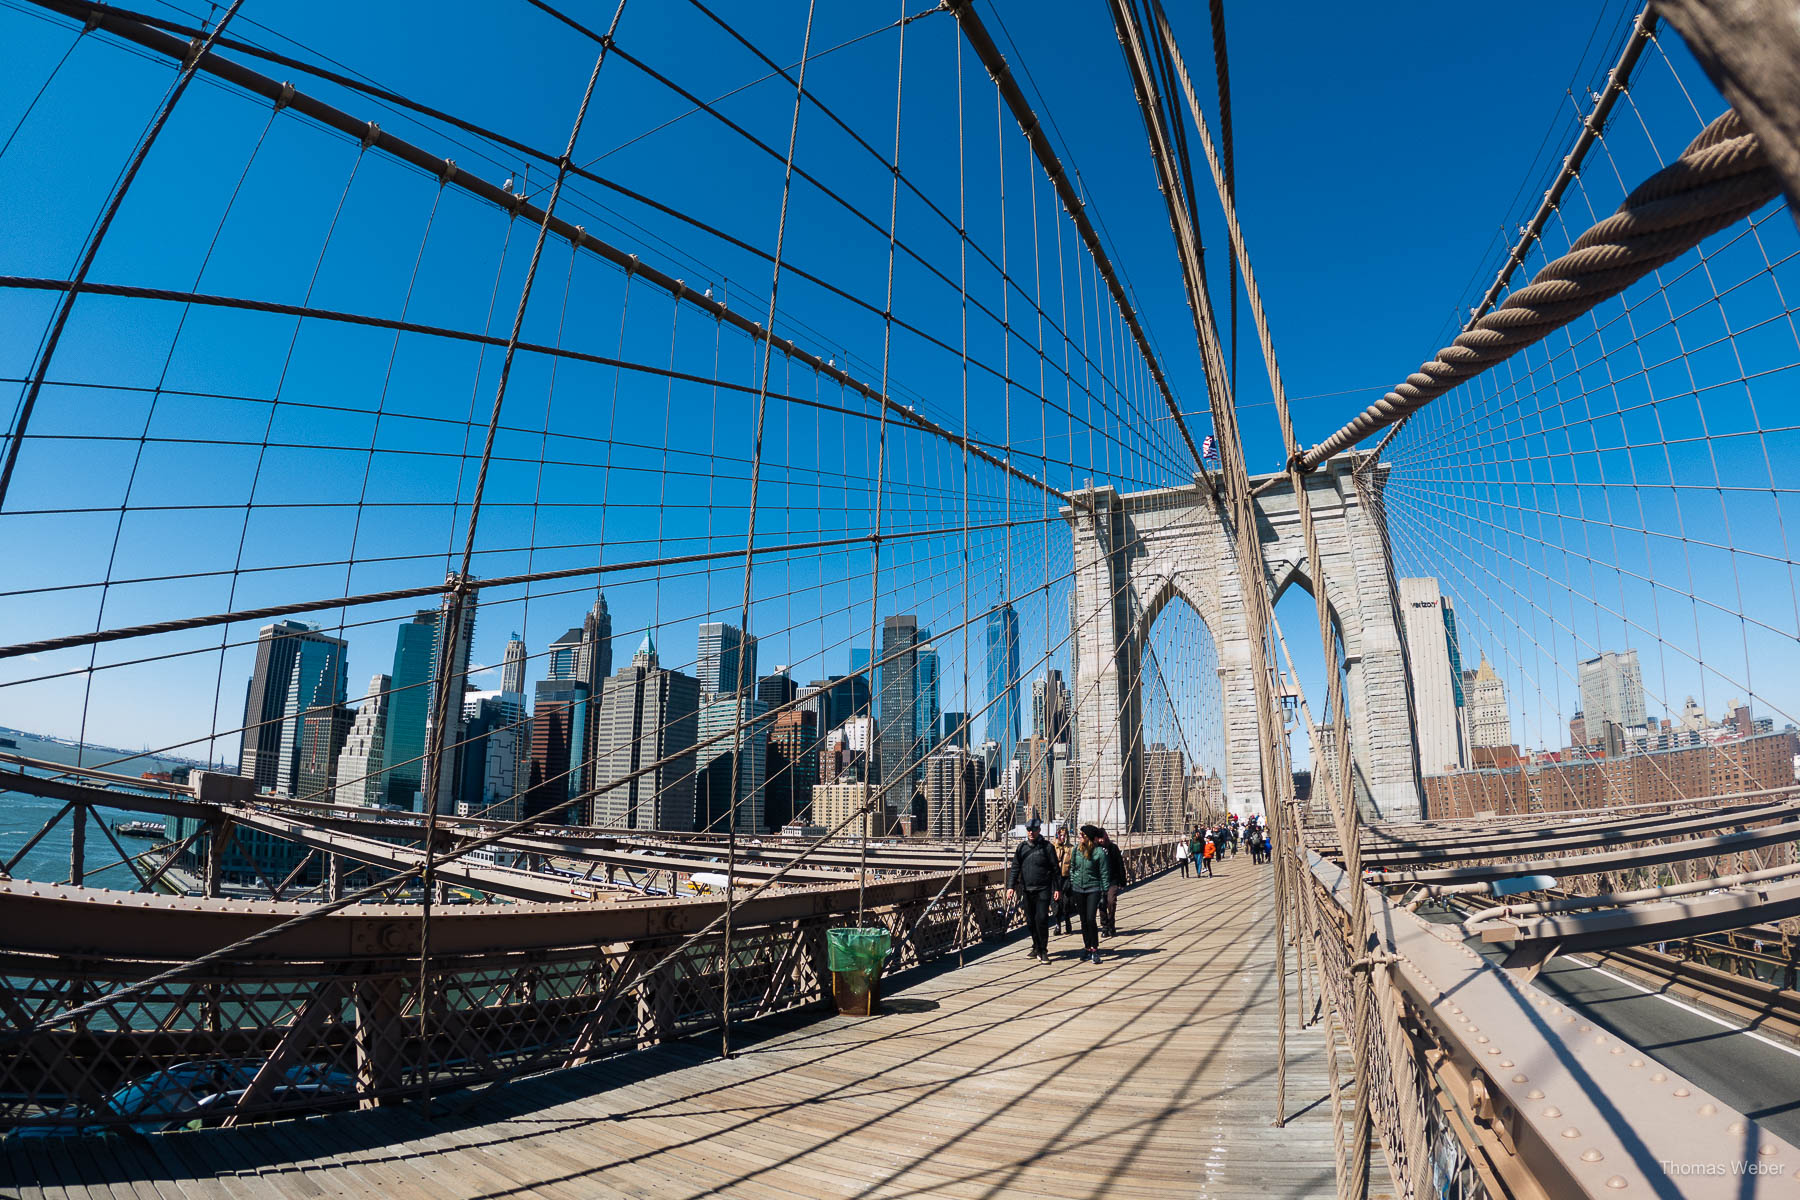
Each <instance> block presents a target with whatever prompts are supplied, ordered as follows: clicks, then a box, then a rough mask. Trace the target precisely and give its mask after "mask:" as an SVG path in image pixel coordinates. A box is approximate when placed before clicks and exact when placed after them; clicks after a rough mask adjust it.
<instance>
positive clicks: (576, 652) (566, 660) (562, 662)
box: [544, 626, 581, 680]
mask: <svg viewBox="0 0 1800 1200" xmlns="http://www.w3.org/2000/svg"><path fill="white" fill-rule="evenodd" d="M544 678H546V679H563V680H568V679H580V678H581V628H580V626H576V627H575V628H574V629H570V630H569V631H568V632H566V633H564V634H563V635H562V636H561V637H559V638H557V639H556V640H555V641H554V642H551V643H550V648H549V650H548V651H547V652H546V654H545V656H544Z"/></svg>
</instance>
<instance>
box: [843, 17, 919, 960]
mask: <svg viewBox="0 0 1800 1200" xmlns="http://www.w3.org/2000/svg"><path fill="white" fill-rule="evenodd" d="M901 15H902V16H904V15H905V6H904V4H903V5H902V6H901ZM905 84H906V24H905V23H904V22H902V23H901V25H900V42H899V48H898V50H897V51H896V53H895V58H894V185H893V191H892V193H891V194H890V197H889V200H888V261H887V292H886V297H885V299H884V300H883V302H882V315H881V391H880V393H879V394H880V395H881V396H883V397H886V396H887V394H888V371H889V368H890V367H891V366H892V363H893V351H894V248H895V231H896V230H897V229H898V228H899V223H900V114H901V102H902V100H903V99H904V96H905ZM887 431H888V405H886V404H883V405H882V406H881V421H880V424H879V425H878V427H877V429H876V434H875V517H874V527H873V529H872V530H871V531H870V532H871V536H870V539H869V661H868V666H867V668H866V669H867V670H868V672H869V709H868V712H867V713H866V714H865V719H866V722H867V723H866V724H865V725H864V726H863V743H864V744H863V762H862V837H861V838H859V839H858V843H857V844H858V846H859V847H860V849H859V851H858V854H857V861H856V923H857V925H859V926H860V925H863V924H864V923H865V922H866V920H867V917H866V915H865V914H866V911H867V898H868V890H869V828H870V825H871V823H872V818H871V816H870V813H869V805H870V803H871V801H873V800H875V799H879V798H880V796H881V793H880V792H871V791H870V790H869V773H870V772H871V771H872V770H873V769H874V768H875V766H876V764H877V763H878V762H879V761H880V760H879V758H878V757H877V756H878V754H879V752H880V743H879V741H878V739H877V737H876V733H877V732H878V727H877V725H876V722H875V706H876V705H877V704H879V703H880V702H881V696H880V694H879V692H878V690H877V687H876V680H877V678H878V676H877V674H876V671H875V664H876V661H877V660H876V657H875V655H876V642H875V635H876V634H877V633H878V632H879V631H880V629H881V505H882V490H883V488H884V486H885V484H886V481H887ZM851 686H852V692H851V694H852V695H854V694H855V691H854V687H855V685H854V684H852V685H851ZM883 790H884V791H885V790H886V789H883Z"/></svg>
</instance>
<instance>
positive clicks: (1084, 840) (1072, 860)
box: [1069, 825, 1112, 963]
mask: <svg viewBox="0 0 1800 1200" xmlns="http://www.w3.org/2000/svg"><path fill="white" fill-rule="evenodd" d="M1111 886H1112V864H1111V863H1110V862H1108V861H1107V856H1106V849H1105V848H1104V847H1103V846H1101V845H1100V830H1099V828H1098V827H1097V826H1093V825H1083V826H1082V827H1081V840H1080V841H1078V842H1076V843H1075V851H1074V853H1073V854H1071V855H1070V856H1069V892H1070V894H1071V895H1072V896H1074V897H1075V900H1076V902H1077V903H1078V904H1079V905H1080V908H1081V952H1082V954H1083V955H1084V956H1085V957H1086V958H1087V960H1088V961H1089V962H1092V963H1098V962H1099V961H1100V904H1101V901H1102V900H1103V899H1104V898H1105V896H1106V889H1107V888H1109V887H1111Z"/></svg>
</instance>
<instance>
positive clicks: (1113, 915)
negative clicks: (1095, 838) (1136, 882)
mask: <svg viewBox="0 0 1800 1200" xmlns="http://www.w3.org/2000/svg"><path fill="white" fill-rule="evenodd" d="M1100 848H1101V849H1103V850H1105V851H1106V863H1107V866H1108V867H1110V868H1111V869H1112V881H1111V882H1110V883H1109V884H1107V887H1106V905H1105V907H1104V908H1103V909H1102V911H1103V912H1104V913H1105V914H1106V936H1107V937H1117V936H1118V935H1119V893H1120V892H1122V891H1124V890H1125V888H1126V887H1127V886H1128V885H1129V884H1130V883H1131V878H1130V872H1128V871H1127V870H1126V869H1125V852H1124V851H1123V850H1121V849H1119V845H1118V843H1117V842H1115V841H1113V840H1112V837H1111V836H1110V835H1109V834H1108V833H1107V832H1106V830H1105V829H1102V830H1101V831H1100Z"/></svg>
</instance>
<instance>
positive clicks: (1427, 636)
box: [1400, 576, 1468, 775]
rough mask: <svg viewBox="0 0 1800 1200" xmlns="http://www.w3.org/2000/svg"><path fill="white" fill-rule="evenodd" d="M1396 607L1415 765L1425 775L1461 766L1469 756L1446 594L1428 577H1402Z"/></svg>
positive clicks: (1452, 617) (1435, 581) (1454, 627)
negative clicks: (1410, 700)
mask: <svg viewBox="0 0 1800 1200" xmlns="http://www.w3.org/2000/svg"><path fill="white" fill-rule="evenodd" d="M1400 612H1401V615H1402V617H1403V618H1404V620H1405V631H1406V663H1407V671H1408V673H1409V674H1410V675H1411V677H1412V691H1413V715H1414V718H1415V720H1416V723H1417V729H1418V739H1419V770H1420V771H1421V772H1422V773H1424V774H1426V775H1438V774H1442V773H1443V772H1445V771H1456V770H1460V769H1462V767H1463V766H1465V765H1466V764H1467V762H1468V758H1467V755H1466V754H1465V753H1464V751H1463V736H1464V726H1463V712H1462V704H1461V692H1462V671H1461V669H1460V657H1459V655H1458V653H1457V652H1456V650H1455V649H1454V639H1455V629H1456V623H1455V620H1456V619H1455V617H1454V616H1453V615H1451V612H1450V599H1449V597H1447V596H1445V595H1443V594H1442V593H1441V592H1440V591H1439V589H1438V581H1437V580H1436V579H1433V578H1430V577H1429V576H1427V577H1424V578H1417V579H1402V580H1400Z"/></svg>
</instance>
